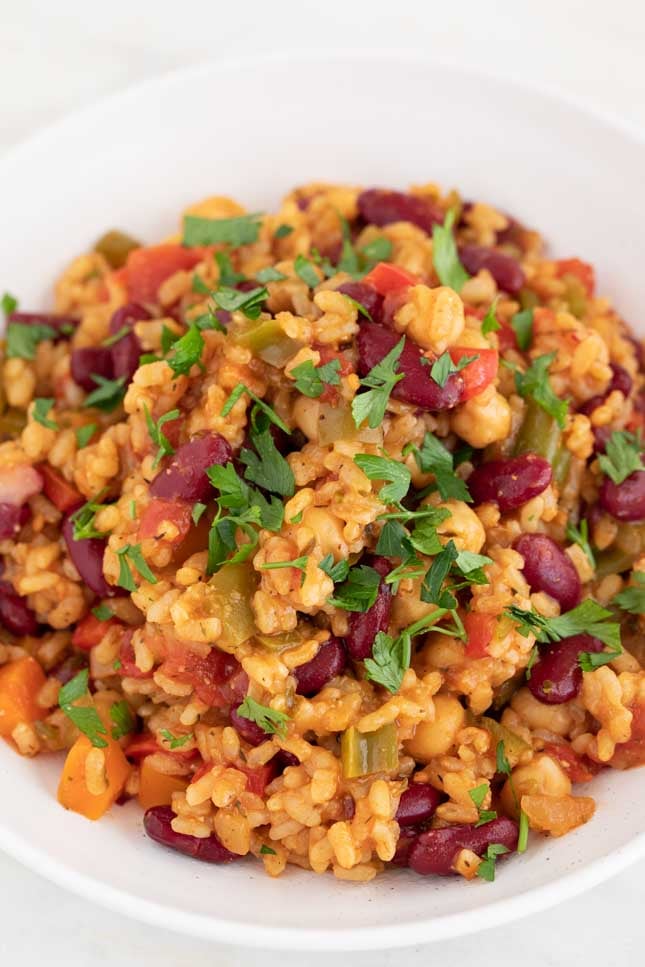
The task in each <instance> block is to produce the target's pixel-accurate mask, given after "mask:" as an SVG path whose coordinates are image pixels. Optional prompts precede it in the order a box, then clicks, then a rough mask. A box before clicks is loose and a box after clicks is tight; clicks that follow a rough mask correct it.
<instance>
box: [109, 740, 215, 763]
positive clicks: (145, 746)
mask: <svg viewBox="0 0 645 967" xmlns="http://www.w3.org/2000/svg"><path fill="white" fill-rule="evenodd" d="M123 751H124V752H125V754H126V755H127V757H128V758H129V759H137V760H139V759H145V757H146V756H148V755H154V753H155V752H163V753H164V754H166V755H172V756H175V757H176V758H178V759H185V760H186V761H187V762H189V761H190V760H191V759H195V758H197V756H198V755H199V752H198V750H197V749H188V750H186V749H182V748H178V749H168V748H166V747H163V748H162V747H161V746H160V745H159V744H158V742H157V740H156V739H155V737H154V735H152V733H150V732H142V733H141V735H135V736H134V738H133V739H132V741H131V742H129V743H128V745H127V746H126V747H125V748H124V750H123ZM210 766H211V768H212V763H211V764H210ZM205 771H208V770H205Z"/></svg>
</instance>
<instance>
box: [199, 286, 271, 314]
mask: <svg viewBox="0 0 645 967" xmlns="http://www.w3.org/2000/svg"><path fill="white" fill-rule="evenodd" d="M268 295H269V292H268V290H267V289H266V288H265V286H263V285H258V286H256V287H255V288H254V289H251V290H250V291H249V292H241V291H240V290H239V289H229V288H228V287H227V286H222V287H221V288H220V289H217V290H216V291H215V292H213V301H214V302H215V303H216V304H217V305H218V306H219V308H220V309H226V311H227V312H242V313H243V314H244V315H245V316H246V318H247V319H253V320H255V319H259V317H260V313H261V312H262V305H263V303H264V300H265V299H266V298H268Z"/></svg>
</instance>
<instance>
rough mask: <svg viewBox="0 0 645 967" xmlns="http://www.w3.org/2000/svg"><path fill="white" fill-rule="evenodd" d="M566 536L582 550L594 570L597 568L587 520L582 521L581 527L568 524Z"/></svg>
mask: <svg viewBox="0 0 645 967" xmlns="http://www.w3.org/2000/svg"><path fill="white" fill-rule="evenodd" d="M566 534H567V537H568V538H569V540H570V541H571V543H572V544H577V545H578V546H579V547H581V548H582V550H583V551H584V552H585V554H586V555H587V558H588V559H589V563H590V564H591V566H592V567H593V568H595V566H596V559H595V557H594V553H593V551H592V550H591V544H590V543H589V523H588V521H587V520H586V518H583V519H582V520H581V521H580V527H574V525H573V524H567V530H566Z"/></svg>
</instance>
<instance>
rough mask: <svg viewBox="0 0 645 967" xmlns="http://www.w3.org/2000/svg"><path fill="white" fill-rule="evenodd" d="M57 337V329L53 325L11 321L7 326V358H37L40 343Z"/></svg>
mask: <svg viewBox="0 0 645 967" xmlns="http://www.w3.org/2000/svg"><path fill="white" fill-rule="evenodd" d="M55 338H56V330H55V329H53V328H52V326H46V325H44V324H41V323H37V324H35V325H33V326H30V325H27V324H25V323H23V322H10V323H9V325H8V326H7V345H6V352H7V359H35V358H36V347H37V346H38V343H41V342H44V340H45V339H55Z"/></svg>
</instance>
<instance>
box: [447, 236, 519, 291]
mask: <svg viewBox="0 0 645 967" xmlns="http://www.w3.org/2000/svg"><path fill="white" fill-rule="evenodd" d="M459 257H460V259H461V262H462V265H463V266H464V268H465V269H466V271H467V272H470V274H471V275H477V273H478V272H479V271H480V269H488V271H489V272H490V274H491V275H492V276H493V278H494V279H495V281H496V282H497V285H498V286H499V288H500V289H502V290H503V291H504V292H510V293H511V295H517V293H518V292H519V291H520V289H521V288H522V286H523V285H524V272H523V271H522V267H521V266H520V264H519V262H516V261H515V259H512V258H511V257H510V256H509V255H504V254H503V253H502V252H497V251H495V249H492V248H485V247H484V246H483V245H462V246H461V247H460V249H459Z"/></svg>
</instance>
